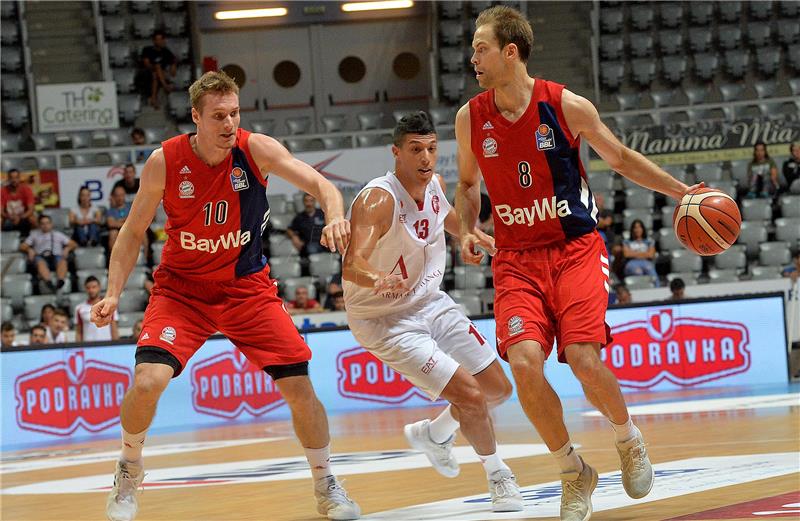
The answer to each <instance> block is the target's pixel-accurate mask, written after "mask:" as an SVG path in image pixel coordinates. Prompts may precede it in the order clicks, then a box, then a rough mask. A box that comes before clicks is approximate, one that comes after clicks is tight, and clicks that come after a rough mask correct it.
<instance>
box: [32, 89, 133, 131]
mask: <svg viewBox="0 0 800 521" xmlns="http://www.w3.org/2000/svg"><path fill="white" fill-rule="evenodd" d="M36 113H37V116H38V123H39V128H38V131H39V132H58V131H62V130H96V129H104V128H118V127H119V115H118V112H117V88H116V84H115V83H114V82H113V81H106V82H94V83H60V84H54V85H37V86H36Z"/></svg>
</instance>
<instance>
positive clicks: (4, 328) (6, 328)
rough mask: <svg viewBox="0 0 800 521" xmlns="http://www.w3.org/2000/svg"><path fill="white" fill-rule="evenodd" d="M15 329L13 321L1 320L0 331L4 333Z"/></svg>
mask: <svg viewBox="0 0 800 521" xmlns="http://www.w3.org/2000/svg"><path fill="white" fill-rule="evenodd" d="M15 329H16V328H15V327H14V323H13V322H10V321H8V320H6V321H5V322H3V325H2V326H0V331H2V332H4V333H5V332H6V331H14V330H15Z"/></svg>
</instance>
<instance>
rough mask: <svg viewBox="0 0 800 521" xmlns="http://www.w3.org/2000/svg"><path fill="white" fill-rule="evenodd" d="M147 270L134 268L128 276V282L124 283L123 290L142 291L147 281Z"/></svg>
mask: <svg viewBox="0 0 800 521" xmlns="http://www.w3.org/2000/svg"><path fill="white" fill-rule="evenodd" d="M147 273H148V270H147V268H135V269H134V270H133V271H131V274H130V275H128V280H127V281H126V282H125V289H126V290H129V289H144V282H145V281H146V280H147Z"/></svg>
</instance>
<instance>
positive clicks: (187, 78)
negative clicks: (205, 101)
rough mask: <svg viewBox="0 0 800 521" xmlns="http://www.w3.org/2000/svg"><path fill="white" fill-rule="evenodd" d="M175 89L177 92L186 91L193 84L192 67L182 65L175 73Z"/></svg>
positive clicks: (173, 80) (173, 82)
mask: <svg viewBox="0 0 800 521" xmlns="http://www.w3.org/2000/svg"><path fill="white" fill-rule="evenodd" d="M172 84H173V87H174V88H175V89H176V90H186V89H188V88H189V86H190V85H191V84H192V67H191V66H189V65H181V66H180V67H178V68H177V69H176V71H175V78H173V79H172Z"/></svg>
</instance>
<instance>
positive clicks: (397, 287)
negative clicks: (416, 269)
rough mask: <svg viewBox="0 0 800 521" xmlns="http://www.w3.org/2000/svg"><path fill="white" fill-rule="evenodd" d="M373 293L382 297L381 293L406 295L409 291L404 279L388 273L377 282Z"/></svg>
mask: <svg viewBox="0 0 800 521" xmlns="http://www.w3.org/2000/svg"><path fill="white" fill-rule="evenodd" d="M373 288H374V289H373V292H374V293H376V294H378V295H380V294H381V293H387V292H390V293H405V292H407V291H408V288H407V287H406V284H405V282H404V281H403V277H401V276H400V275H393V274H391V273H388V274H386V275H381V276H380V277H379V278H378V280H376V281H375V285H374V287H373Z"/></svg>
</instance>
